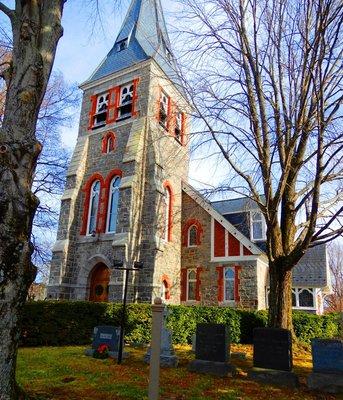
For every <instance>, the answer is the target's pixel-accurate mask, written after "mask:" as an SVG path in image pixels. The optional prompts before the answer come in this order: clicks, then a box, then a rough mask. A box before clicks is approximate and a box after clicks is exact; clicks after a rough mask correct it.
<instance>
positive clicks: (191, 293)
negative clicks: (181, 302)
mask: <svg viewBox="0 0 343 400" xmlns="http://www.w3.org/2000/svg"><path fill="white" fill-rule="evenodd" d="M196 284H197V273H196V270H195V269H190V270H188V271H187V300H196Z"/></svg>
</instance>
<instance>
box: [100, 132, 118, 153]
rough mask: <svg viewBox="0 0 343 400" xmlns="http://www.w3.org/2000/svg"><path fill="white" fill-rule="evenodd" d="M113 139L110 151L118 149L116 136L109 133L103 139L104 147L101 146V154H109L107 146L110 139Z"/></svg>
mask: <svg viewBox="0 0 343 400" xmlns="http://www.w3.org/2000/svg"><path fill="white" fill-rule="evenodd" d="M110 138H112V146H111V147H110V149H109V150H110V151H113V150H115V148H116V142H117V141H116V135H115V134H114V133H113V132H108V133H107V134H106V135H105V136H104V137H103V138H102V146H101V152H102V153H103V154H106V153H107V144H108V141H109V139H110Z"/></svg>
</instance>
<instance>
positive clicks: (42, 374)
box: [17, 345, 342, 400]
mask: <svg viewBox="0 0 343 400" xmlns="http://www.w3.org/2000/svg"><path fill="white" fill-rule="evenodd" d="M84 349H85V347H79V346H73V347H40V348H21V349H20V350H19V356H18V368H17V378H18V381H19V383H20V384H21V386H22V387H23V388H24V389H25V391H26V392H27V393H28V395H29V396H30V398H32V399H36V400H47V399H59V400H62V399H65V400H67V399H68V400H73V399H87V400H88V399H89V400H97V399H102V400H110V399H111V400H116V399H132V400H144V399H147V388H148V376H149V366H148V365H146V364H145V363H144V362H143V361H142V358H143V355H144V353H145V350H144V349H137V348H127V351H129V352H130V357H129V358H128V359H126V360H124V362H123V364H122V365H120V366H119V365H117V364H116V361H115V360H113V359H107V360H97V359H94V358H90V357H86V356H84ZM231 351H233V352H245V353H246V354H247V359H246V360H240V359H239V358H236V357H232V363H233V364H234V365H235V366H236V367H237V369H238V376H237V377H235V378H217V377H212V376H207V375H200V374H195V373H191V372H188V370H187V364H188V363H189V361H190V360H191V359H192V358H193V357H194V356H193V354H192V353H191V351H190V347H189V346H179V347H176V352H177V355H178V357H179V358H180V364H179V367H178V368H174V369H167V368H163V369H162V370H161V378H160V383H161V396H160V399H161V400H181V399H186V400H200V399H202V400H203V399H216V400H236V399H237V400H238V399H241V400H249V399H285V400H286V399H287V400H291V399H301V400H308V399H317V400H318V399H323V400H331V399H338V398H342V397H338V396H336V397H335V396H333V395H325V394H321V393H315V392H311V391H309V390H308V389H307V388H306V386H305V378H306V375H308V374H309V373H310V371H311V356H310V353H309V352H308V351H307V350H306V349H302V348H299V349H297V351H296V352H295V354H294V364H295V372H296V373H298V374H299V376H300V381H301V386H300V388H299V389H297V390H289V389H281V388H278V387H273V386H269V385H261V384H258V383H256V382H253V381H250V380H248V379H247V371H248V369H249V368H251V367H252V346H249V345H233V346H232V348H231Z"/></svg>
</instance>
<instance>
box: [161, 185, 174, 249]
mask: <svg viewBox="0 0 343 400" xmlns="http://www.w3.org/2000/svg"><path fill="white" fill-rule="evenodd" d="M163 187H164V188H165V189H166V190H168V192H169V210H168V234H167V238H168V242H171V240H172V231H173V207H174V192H173V188H172V185H171V183H170V182H169V181H164V182H163Z"/></svg>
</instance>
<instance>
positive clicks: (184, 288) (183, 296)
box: [180, 268, 187, 301]
mask: <svg viewBox="0 0 343 400" xmlns="http://www.w3.org/2000/svg"><path fill="white" fill-rule="evenodd" d="M180 282H181V294H180V301H186V298H187V269H186V268H181V277H180Z"/></svg>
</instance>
